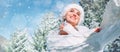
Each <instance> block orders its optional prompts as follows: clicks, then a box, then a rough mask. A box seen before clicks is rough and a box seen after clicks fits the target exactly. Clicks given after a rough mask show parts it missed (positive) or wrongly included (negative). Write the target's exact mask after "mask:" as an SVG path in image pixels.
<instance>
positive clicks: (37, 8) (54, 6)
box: [0, 0, 80, 39]
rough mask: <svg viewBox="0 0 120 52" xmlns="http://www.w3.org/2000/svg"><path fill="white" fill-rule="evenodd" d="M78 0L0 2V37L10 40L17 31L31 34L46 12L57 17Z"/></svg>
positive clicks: (1, 0)
mask: <svg viewBox="0 0 120 52" xmlns="http://www.w3.org/2000/svg"><path fill="white" fill-rule="evenodd" d="M79 1H80V0H0V35H1V36H3V37H5V38H7V39H10V37H11V35H12V33H14V32H15V31H16V30H17V29H24V28H27V29H28V32H29V33H30V34H33V32H34V31H35V29H36V27H37V25H38V24H39V23H40V20H41V17H42V16H43V15H44V14H45V13H48V12H53V13H55V15H56V16H57V15H59V14H60V12H61V11H62V10H63V8H64V7H65V6H66V5H68V4H70V3H73V2H74V3H77V4H78V2H79Z"/></svg>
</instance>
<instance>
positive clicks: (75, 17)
mask: <svg viewBox="0 0 120 52" xmlns="http://www.w3.org/2000/svg"><path fill="white" fill-rule="evenodd" d="M65 19H66V21H67V22H68V23H70V24H71V25H73V26H76V25H77V24H78V22H79V20H80V12H79V11H78V10H77V9H75V8H71V9H70V10H68V11H67V13H66V15H65Z"/></svg>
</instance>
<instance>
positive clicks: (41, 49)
mask: <svg viewBox="0 0 120 52" xmlns="http://www.w3.org/2000/svg"><path fill="white" fill-rule="evenodd" d="M58 26H59V19H57V18H55V17H54V15H53V13H47V14H45V15H44V17H42V20H41V23H40V25H39V26H38V29H37V30H36V32H35V33H34V36H33V40H34V46H35V49H36V50H37V51H38V52H45V51H46V44H45V43H46V39H45V37H46V35H48V33H49V31H50V30H53V29H55V28H56V27H58Z"/></svg>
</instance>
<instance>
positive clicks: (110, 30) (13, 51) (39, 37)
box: [0, 0, 120, 52]
mask: <svg viewBox="0 0 120 52" xmlns="http://www.w3.org/2000/svg"><path fill="white" fill-rule="evenodd" d="M23 1H24V0H23ZM46 2H47V1H46ZM56 2H57V1H56ZM66 2H67V1H66ZM72 3H78V4H79V5H81V6H82V7H83V8H84V11H85V21H84V25H85V26H86V27H89V28H90V29H91V28H94V27H101V29H102V30H101V32H100V33H98V36H91V37H90V39H92V37H96V38H95V39H97V38H101V39H100V41H101V42H99V43H100V44H99V45H100V46H99V45H97V44H94V45H93V46H95V47H96V49H93V50H91V52H96V50H102V51H103V52H120V27H119V25H120V0H78V1H74V0H72ZM114 3H115V4H114ZM59 4H60V3H59ZM20 5H22V4H20ZM0 7H1V6H0ZM0 10H1V8H0ZM23 10H24V9H23ZM60 13H61V11H60V12H58V14H57V13H54V12H51V11H47V12H46V13H45V14H43V16H42V17H40V18H41V19H40V21H39V23H38V25H37V27H36V29H35V30H33V34H32V35H31V33H30V32H28V31H29V29H27V28H17V29H15V31H14V32H12V33H11V35H10V39H9V40H3V39H5V38H1V37H0V38H1V39H0V52H48V51H47V48H46V36H47V35H48V33H49V31H51V30H53V29H59V26H60V24H61V23H62V20H61V16H60ZM56 15H57V17H56ZM0 17H1V16H0ZM32 17H34V16H32ZM113 17H114V18H113ZM0 19H2V18H0ZM14 22H15V21H14ZM0 33H1V32H0ZM94 34H96V33H94ZM101 34H102V35H103V36H100V35H101ZM106 34H109V35H106ZM109 36H110V37H109ZM98 41H99V39H98ZM98 47H100V48H98Z"/></svg>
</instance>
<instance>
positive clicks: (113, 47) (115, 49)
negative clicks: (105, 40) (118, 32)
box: [104, 36, 120, 52]
mask: <svg viewBox="0 0 120 52" xmlns="http://www.w3.org/2000/svg"><path fill="white" fill-rule="evenodd" d="M119 51H120V36H119V37H118V38H116V39H115V40H114V41H112V42H110V43H109V44H107V45H106V46H105V49H104V52H119Z"/></svg>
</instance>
